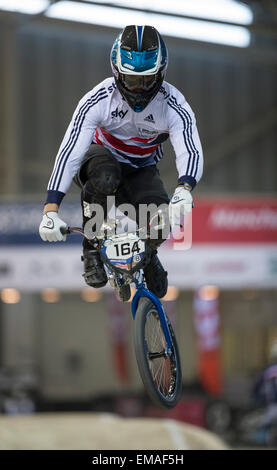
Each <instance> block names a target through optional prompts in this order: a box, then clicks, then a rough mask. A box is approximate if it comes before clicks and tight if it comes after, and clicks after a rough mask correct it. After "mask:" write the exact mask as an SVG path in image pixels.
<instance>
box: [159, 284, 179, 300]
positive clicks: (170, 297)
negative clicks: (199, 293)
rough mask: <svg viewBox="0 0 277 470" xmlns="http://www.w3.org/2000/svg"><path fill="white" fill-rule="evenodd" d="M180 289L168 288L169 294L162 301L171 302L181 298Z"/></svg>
mask: <svg viewBox="0 0 277 470" xmlns="http://www.w3.org/2000/svg"><path fill="white" fill-rule="evenodd" d="M179 293H180V292H179V289H177V287H175V286H168V288H167V293H166V294H165V296H164V297H163V298H162V300H166V301H170V300H176V299H177V298H178V297H179Z"/></svg>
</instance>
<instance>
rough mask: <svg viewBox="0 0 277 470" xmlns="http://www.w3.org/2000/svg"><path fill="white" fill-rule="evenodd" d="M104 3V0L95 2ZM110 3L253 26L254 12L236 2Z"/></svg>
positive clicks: (165, 0)
mask: <svg viewBox="0 0 277 470" xmlns="http://www.w3.org/2000/svg"><path fill="white" fill-rule="evenodd" d="M93 1H94V3H95V1H96V2H97V3H103V0H93ZM108 3H110V4H113V5H119V6H123V7H125V8H139V9H141V10H150V11H159V12H164V13H173V14H177V15H185V16H192V17H195V18H204V19H208V20H218V21H225V22H227V23H236V24H245V25H246V24H251V23H252V22H253V12H252V10H251V8H250V7H249V6H247V5H245V4H243V3H241V2H238V1H234V0H182V1H180V0H179V1H176V0H175V1H174V0H173V1H172V0H171V1H170V2H168V0H151V2H149V0H147V1H146V0H132V1H131V0H130V1H128V0H109V1H108Z"/></svg>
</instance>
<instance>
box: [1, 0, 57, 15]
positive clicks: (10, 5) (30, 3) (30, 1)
mask: <svg viewBox="0 0 277 470" xmlns="http://www.w3.org/2000/svg"><path fill="white" fill-rule="evenodd" d="M48 5H49V0H0V10H7V11H15V12H18V13H26V14H29V15H37V14H38V13H42V12H43V11H44V10H45V9H46V8H47V7H48Z"/></svg>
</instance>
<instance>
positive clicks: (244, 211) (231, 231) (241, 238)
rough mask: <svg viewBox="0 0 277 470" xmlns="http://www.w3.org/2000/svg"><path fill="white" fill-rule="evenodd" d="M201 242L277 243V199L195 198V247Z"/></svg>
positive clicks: (193, 223) (193, 216)
mask: <svg viewBox="0 0 277 470" xmlns="http://www.w3.org/2000/svg"><path fill="white" fill-rule="evenodd" d="M182 241H183V239H181V240H179V242H182ZM172 242H173V240H172V239H171V241H170V243H172ZM175 242H176V241H175ZM198 243H199V244H202V243H214V244H218V243H226V244H230V243H231V244H232V243H236V244H237V243H249V244H250V243H251V244H257V243H263V244H264V243H277V199H273V198H272V199H239V200H236V199H231V198H230V199H227V198H225V199H220V198H219V197H217V198H214V199H210V198H209V199H204V198H199V199H198V198H196V199H195V204H194V209H193V211H192V244H193V245H194V244H198Z"/></svg>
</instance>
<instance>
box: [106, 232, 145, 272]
mask: <svg viewBox="0 0 277 470" xmlns="http://www.w3.org/2000/svg"><path fill="white" fill-rule="evenodd" d="M103 251H104V254H105V256H106V257H107V258H108V259H109V261H110V262H111V263H112V264H114V265H115V266H118V267H120V268H121V269H131V267H134V266H135V265H136V264H137V263H138V262H139V261H140V260H141V257H142V255H143V253H144V251H145V243H144V241H142V240H140V239H139V238H138V237H137V236H136V235H130V234H128V235H123V236H115V237H112V238H109V239H107V240H106V241H105V243H104V249H103ZM131 263H132V265H131Z"/></svg>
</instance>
